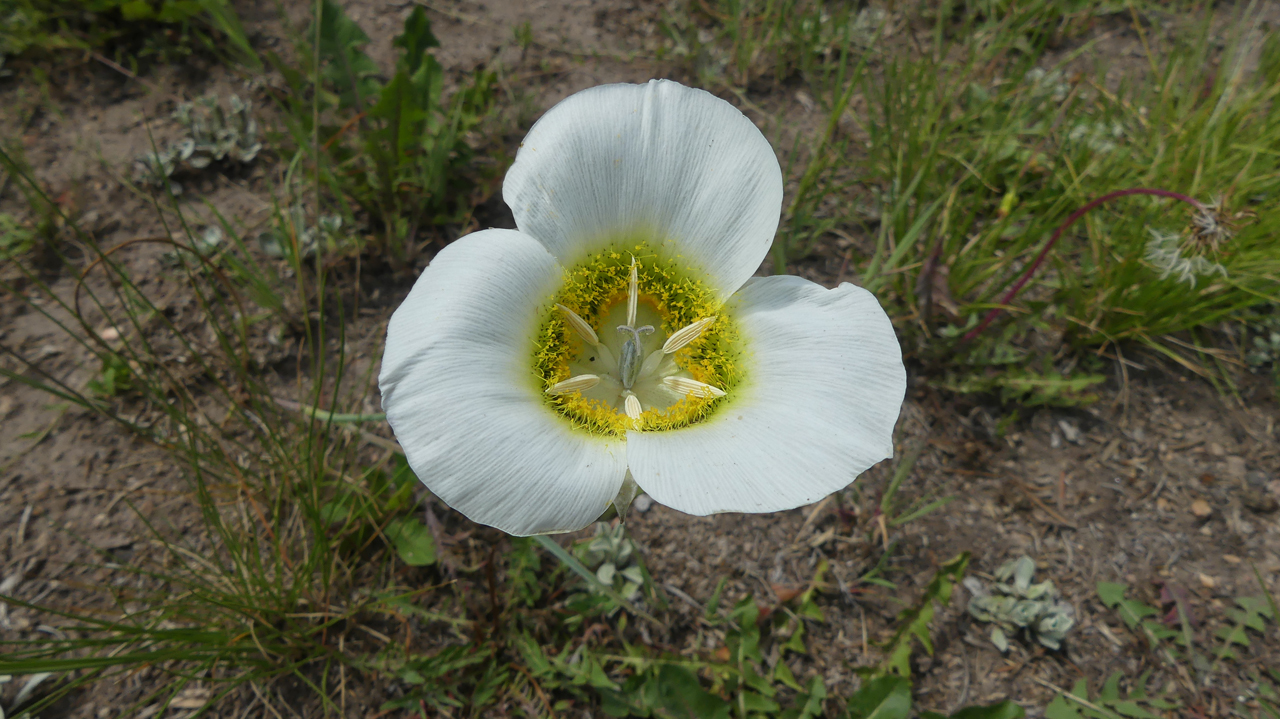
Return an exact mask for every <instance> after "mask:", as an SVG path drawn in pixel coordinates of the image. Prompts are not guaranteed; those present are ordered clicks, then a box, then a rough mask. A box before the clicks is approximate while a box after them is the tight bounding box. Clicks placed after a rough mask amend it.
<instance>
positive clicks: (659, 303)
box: [533, 242, 742, 437]
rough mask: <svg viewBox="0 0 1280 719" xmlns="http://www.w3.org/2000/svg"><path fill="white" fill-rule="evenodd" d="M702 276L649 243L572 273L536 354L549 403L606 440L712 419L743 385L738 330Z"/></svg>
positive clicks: (619, 246)
mask: <svg viewBox="0 0 1280 719" xmlns="http://www.w3.org/2000/svg"><path fill="white" fill-rule="evenodd" d="M698 274H699V273H698V272H697V271H696V270H695V269H693V268H691V267H688V266H685V265H684V263H682V262H680V261H679V259H678V258H677V259H676V260H670V259H666V258H664V257H662V256H661V255H659V254H658V253H657V252H655V250H654V248H653V247H652V246H651V245H650V244H648V243H647V242H618V243H615V244H614V245H612V246H611V247H609V248H608V249H606V250H604V251H602V252H599V253H597V254H594V255H591V256H589V257H587V258H586V259H585V260H584V261H583V262H581V263H579V264H578V265H576V266H575V267H573V268H571V269H568V270H566V272H565V278H564V284H563V286H562V287H561V289H560V291H559V292H558V293H557V294H556V296H555V299H554V301H553V303H552V304H551V306H549V307H548V308H547V310H546V313H545V315H544V317H543V320H542V323H541V325H540V327H539V331H538V335H537V341H536V348H535V350H534V355H533V365H534V374H535V376H536V378H537V381H538V383H539V390H540V391H541V392H542V393H543V396H544V397H545V398H546V402H547V405H548V407H550V408H551V409H552V410H553V411H555V412H556V413H558V414H560V415H561V416H562V417H564V418H565V419H566V420H568V421H569V422H571V423H572V424H573V425H574V426H575V427H578V428H580V429H583V430H586V431H588V432H591V433H592V434H597V435H601V436H615V437H619V436H623V435H625V434H626V432H627V430H629V429H633V430H640V431H662V430H669V429H678V428H680V427H686V426H688V425H691V424H694V423H696V422H699V421H701V420H703V419H706V418H707V417H709V416H710V415H711V414H712V413H714V412H715V411H716V410H717V409H718V408H720V407H721V406H723V405H724V404H725V402H726V401H727V399H728V395H730V394H731V393H732V391H733V390H734V388H736V387H737V386H739V384H740V383H741V381H742V377H741V372H740V369H739V363H738V361H737V359H738V356H739V350H738V333H737V329H736V327H735V326H734V323H733V320H732V319H731V318H729V317H726V316H724V314H723V313H722V312H721V310H722V308H721V306H720V303H719V302H718V301H717V299H716V297H715V293H714V292H713V291H712V289H711V288H710V287H707V286H706V285H704V284H703V282H702V281H701V280H700V279H696V278H697V276H698Z"/></svg>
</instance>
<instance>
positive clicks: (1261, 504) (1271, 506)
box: [1240, 487, 1280, 514]
mask: <svg viewBox="0 0 1280 719" xmlns="http://www.w3.org/2000/svg"><path fill="white" fill-rule="evenodd" d="M1240 503H1241V504H1243V505H1244V506H1245V507H1246V508H1247V509H1249V510H1251V511H1254V512H1257V513H1258V514H1270V513H1271V512H1274V511H1276V510H1277V509H1280V501H1278V500H1276V497H1275V495H1274V494H1268V493H1266V492H1263V491H1262V490H1260V489H1257V488H1255V487H1245V488H1244V489H1243V490H1242V491H1241V492H1240Z"/></svg>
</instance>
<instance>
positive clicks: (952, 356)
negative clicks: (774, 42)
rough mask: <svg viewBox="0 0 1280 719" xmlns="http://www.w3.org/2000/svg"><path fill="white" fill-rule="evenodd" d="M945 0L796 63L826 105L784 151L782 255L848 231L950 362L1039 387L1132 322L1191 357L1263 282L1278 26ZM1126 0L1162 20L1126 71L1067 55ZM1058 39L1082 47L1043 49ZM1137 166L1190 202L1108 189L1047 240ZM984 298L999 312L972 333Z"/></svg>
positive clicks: (925, 341) (861, 255)
mask: <svg viewBox="0 0 1280 719" xmlns="http://www.w3.org/2000/svg"><path fill="white" fill-rule="evenodd" d="M948 7H949V8H950V11H938V12H932V11H930V12H927V13H925V14H923V15H913V14H912V12H911V11H910V10H906V11H903V12H902V13H901V14H900V15H897V16H893V17H891V18H890V19H889V20H888V21H887V22H888V23H890V24H891V25H894V24H896V25H897V26H900V27H909V28H912V29H913V30H914V31H915V32H916V34H917V35H919V34H920V30H922V29H923V28H924V27H929V26H930V25H931V35H932V40H933V42H932V44H931V46H924V47H918V46H914V45H913V46H910V47H908V46H907V44H906V43H905V42H899V43H893V42H885V43H880V44H877V45H875V46H872V47H868V48H862V49H856V48H855V49H854V50H853V51H851V52H848V53H842V54H836V55H832V56H828V57H827V58H826V59H825V60H824V61H823V64H822V66H823V67H824V68H826V72H825V74H824V73H821V72H811V73H809V74H808V75H807V76H806V78H807V79H809V78H820V79H821V81H818V80H817V79H809V82H808V83H807V85H806V87H807V88H808V89H810V90H811V91H812V94H813V96H814V97H815V98H816V102H817V104H818V105H819V106H821V107H823V108H825V110H826V112H827V119H826V122H825V124H824V128H823V130H822V131H821V132H820V133H819V135H818V136H817V137H814V138H811V139H810V140H809V143H810V144H809V147H807V148H801V150H802V152H801V153H800V154H799V155H797V157H800V156H804V158H803V164H801V165H798V166H796V167H795V169H793V170H792V171H791V174H792V176H793V177H795V178H796V183H797V184H796V189H795V191H794V192H793V193H792V194H791V201H790V204H789V206H788V208H787V212H786V215H785V217H784V225H783V227H782V228H781V230H780V233H779V237H778V240H777V242H776V244H775V258H776V260H777V261H776V270H777V271H783V270H784V268H785V267H786V265H787V264H788V263H790V262H793V261H799V260H802V259H803V258H805V257H806V256H808V255H810V254H811V253H812V252H813V251H814V250H816V249H817V247H818V246H819V244H820V243H823V242H829V241H830V238H832V237H833V236H835V237H840V238H844V242H845V244H846V245H848V246H850V249H849V251H848V259H847V260H846V263H847V265H848V266H849V268H850V275H855V274H856V275H860V276H861V280H860V283H861V284H863V285H864V286H865V287H867V288H868V289H871V290H873V291H875V292H877V293H878V294H879V295H880V296H881V298H882V299H883V300H885V301H886V302H888V303H889V304H890V305H891V306H893V307H895V308H896V314H897V317H898V319H897V324H898V326H899V328H900V330H901V331H903V332H904V333H905V334H906V335H907V336H908V338H909V343H910V344H911V345H912V346H913V347H914V351H913V354H915V355H916V356H918V357H920V358H922V359H926V360H928V361H930V362H934V363H940V364H941V366H942V367H943V368H945V367H956V366H962V367H963V366H971V367H982V366H990V365H996V366H1001V367H1004V368H1005V369H1017V370H1018V371H1022V372H1023V373H1024V374H1025V375H1026V377H1025V379H1026V380H1027V381H1029V382H1031V383H1032V384H1031V385H1029V386H1034V388H1033V390H1031V391H1033V392H1035V393H1037V394H1036V396H1039V397H1041V401H1049V402H1055V401H1057V400H1056V397H1057V396H1058V395H1059V391H1060V393H1061V396H1062V398H1063V399H1064V401H1068V402H1075V401H1080V399H1081V398H1083V397H1085V396H1086V395H1083V394H1082V393H1081V391H1082V390H1083V389H1084V388H1085V387H1087V386H1088V384H1090V383H1086V384H1085V385H1081V386H1077V385H1078V384H1079V383H1078V382H1076V379H1077V377H1075V376H1074V375H1073V374H1072V373H1073V372H1074V370H1071V369H1070V368H1067V367H1066V365H1064V364H1063V362H1062V361H1063V357H1064V354H1063V353H1064V352H1066V351H1068V350H1080V349H1084V348H1091V349H1094V350H1107V349H1109V348H1112V347H1115V346H1116V345H1121V346H1124V347H1129V346H1131V345H1133V344H1138V345H1141V346H1144V347H1147V348H1149V349H1150V350H1152V351H1154V352H1156V353H1158V354H1160V355H1162V356H1164V357H1167V358H1169V359H1171V360H1173V361H1176V362H1178V363H1179V364H1182V365H1185V366H1188V367H1191V368H1193V369H1196V370H1197V371H1203V367H1202V365H1203V362H1202V361H1201V360H1203V359H1204V355H1199V356H1197V353H1198V352H1199V351H1200V350H1201V349H1202V348H1204V347H1206V346H1207V344H1206V343H1207V342H1208V340H1207V338H1206V337H1205V336H1204V334H1203V332H1204V330H1205V328H1207V327H1212V326H1214V325H1215V324H1216V323H1218V322H1220V321H1221V320H1224V319H1227V318H1231V317H1236V316H1239V315H1240V313H1241V312H1242V311H1243V310H1245V309H1246V308H1248V307H1250V306H1253V305H1256V304H1259V303H1262V302H1268V301H1274V296H1275V289H1274V287H1275V282H1274V278H1275V277H1276V276H1277V273H1278V272H1280V255H1277V254H1276V253H1275V252H1274V251H1273V248H1272V247H1271V242H1270V238H1271V237H1273V236H1274V235H1275V234H1276V232H1277V230H1278V229H1280V227H1277V223H1278V222H1280V216H1277V214H1276V213H1274V212H1271V211H1269V208H1270V207H1271V206H1273V205H1275V204H1276V202H1277V199H1278V198H1280V183H1278V182H1277V180H1276V177H1277V176H1280V175H1278V174H1277V170H1278V169H1280V167H1278V166H1277V162H1278V161H1280V160H1278V159H1277V158H1280V145H1278V144H1277V138H1280V125H1277V123H1278V122H1280V114H1278V112H1277V108H1280V104H1278V103H1277V102H1276V100H1277V94H1280V82H1278V80H1277V77H1278V75H1280V60H1277V59H1276V58H1280V50H1277V49H1276V48H1277V47H1280V42H1278V41H1277V40H1276V37H1275V34H1274V33H1271V34H1269V35H1263V34H1262V33H1261V32H1260V30H1259V27H1258V26H1257V25H1256V22H1255V21H1254V20H1252V19H1251V17H1250V16H1248V15H1247V14H1245V15H1242V16H1239V17H1237V18H1236V19H1235V21H1234V23H1233V24H1232V25H1231V26H1230V28H1229V29H1228V31H1227V35H1226V45H1225V47H1224V48H1221V49H1219V46H1218V45H1217V41H1216V38H1215V37H1214V36H1213V33H1212V31H1211V30H1210V19H1211V18H1210V17H1209V16H1207V15H1205V16H1202V17H1200V18H1199V19H1198V20H1196V19H1194V18H1193V19H1192V20H1191V21H1188V20H1186V19H1184V18H1182V17H1177V16H1174V15H1172V14H1171V13H1170V12H1169V11H1168V10H1165V9H1162V8H1160V7H1159V6H1135V8H1134V10H1133V14H1132V15H1130V13H1129V11H1127V10H1126V12H1125V15H1124V16H1116V17H1110V16H1111V13H1113V12H1114V11H1115V8H1112V7H1110V6H1108V5H1097V4H1091V3H1074V2H1065V1H1060V2H1050V1H1047V0H1046V1H1045V2H1037V3H984V2H972V3H959V4H955V5H950V6H948ZM1139 8H1141V9H1139ZM1139 13H1142V14H1146V15H1147V16H1148V17H1150V18H1151V19H1152V20H1153V21H1154V22H1155V23H1156V24H1157V25H1159V26H1167V27H1168V28H1169V29H1170V30H1169V33H1168V35H1169V37H1168V38H1167V39H1162V40H1161V42H1160V43H1156V38H1154V37H1148V33H1147V31H1146V30H1144V29H1143V27H1144V26H1145V22H1144V23H1143V25H1139V26H1138V27H1139V32H1140V34H1141V37H1142V40H1143V42H1144V43H1145V45H1146V46H1147V47H1149V48H1150V50H1149V53H1148V56H1147V63H1146V65H1145V66H1144V67H1142V68H1140V69H1139V70H1137V71H1135V72H1134V73H1131V74H1130V75H1129V76H1127V77H1126V78H1125V80H1123V81H1122V82H1121V83H1120V84H1119V85H1116V84H1115V83H1114V82H1110V81H1108V75H1107V72H1106V71H1107V69H1108V68H1107V67H1106V66H1105V65H1103V66H1099V67H1095V68H1094V69H1093V70H1092V71H1090V70H1086V71H1084V72H1078V71H1075V70H1072V71H1070V72H1068V70H1067V68H1068V67H1075V65H1073V63H1074V62H1076V60H1077V58H1079V57H1081V56H1084V55H1085V54H1086V53H1088V52H1090V50H1091V49H1092V48H1094V47H1095V46H1096V44H1097V43H1100V42H1103V41H1104V39H1105V37H1107V36H1103V38H1099V39H1094V40H1087V39H1084V36H1083V34H1082V33H1083V28H1086V27H1087V26H1088V25H1089V24H1090V23H1096V22H1098V21H1101V20H1103V19H1106V18H1108V17H1109V18H1110V20H1109V21H1110V22H1114V23H1123V22H1127V21H1129V19H1130V18H1131V17H1132V18H1139V17H1141V16H1140V15H1139ZM766 17H769V16H768V15H767V14H766V15H757V16H756V19H757V20H759V19H763V18H766ZM1135 22H1136V21H1135ZM749 24H750V23H749ZM1064 40H1069V41H1073V42H1075V43H1076V44H1077V45H1078V47H1075V48H1074V49H1072V50H1070V51H1069V52H1067V53H1065V56H1063V55H1061V54H1060V55H1059V56H1058V57H1060V58H1061V59H1059V60H1055V61H1054V63H1052V64H1050V63H1049V62H1048V61H1047V55H1046V53H1047V52H1048V50H1049V49H1050V47H1051V46H1052V47H1057V49H1059V50H1062V49H1064V47H1063V44H1062V43H1063V41H1064ZM766 46H767V43H764V41H763V40H761V39H759V38H757V40H756V44H755V45H754V47H756V48H764V47H766ZM1259 52H1260V54H1261V57H1262V58H1263V59H1262V61H1261V62H1260V63H1259V65H1258V67H1257V69H1256V70H1250V69H1248V62H1247V61H1246V58H1248V57H1251V56H1252V55H1254V54H1258V53H1259ZM1215 64H1216V65H1217V66H1219V67H1220V68H1221V69H1220V70H1219V71H1218V72H1216V73H1208V72H1207V71H1206V70H1204V69H1203V68H1207V67H1210V66H1212V65H1215ZM1090 73H1092V74H1090ZM855 108H856V109H855ZM862 108H865V109H862ZM1140 188H1154V190H1157V191H1164V192H1165V194H1176V195H1179V196H1182V197H1183V198H1184V199H1187V200H1190V201H1191V203H1192V204H1190V205H1187V204H1183V205H1179V204H1178V203H1177V202H1176V201H1174V200H1169V199H1162V198H1159V197H1123V198H1119V197H1117V198H1116V199H1111V200H1109V201H1108V202H1106V204H1105V205H1103V206H1101V207H1098V208H1097V209H1094V210H1092V211H1090V212H1088V213H1087V215H1085V216H1084V217H1083V218H1082V220H1081V222H1080V223H1077V224H1076V225H1075V226H1074V227H1071V228H1070V229H1069V230H1068V231H1067V232H1065V233H1064V234H1063V235H1062V237H1061V239H1060V241H1058V242H1056V243H1050V238H1051V236H1052V235H1053V232H1054V229H1055V228H1058V227H1059V226H1061V225H1062V224H1063V222H1064V220H1066V219H1067V218H1068V216H1069V215H1071V214H1072V212H1073V211H1075V210H1078V209H1080V208H1082V207H1085V206H1086V205H1088V203H1090V202H1091V201H1095V200H1099V198H1106V197H1109V193H1113V192H1116V191H1121V190H1123V191H1126V192H1123V193H1119V194H1132V192H1133V191H1137V192H1146V190H1144V189H1140ZM1154 194H1160V193H1159V192H1155V193H1154ZM1206 218H1208V219H1210V220H1212V221H1213V222H1214V223H1216V225H1215V227H1214V228H1211V231H1210V234H1212V233H1216V234H1215V237H1216V239H1215V240H1214V241H1212V242H1206V241H1205V237H1206V232H1205V227H1204V222H1205V221H1206ZM1050 244H1052V246H1051V247H1050V246H1049V245H1050ZM1042 252H1046V257H1045V259H1046V261H1045V263H1044V265H1043V267H1042V268H1040V270H1039V272H1038V273H1036V274H1034V275H1031V274H1028V272H1027V270H1028V268H1029V267H1030V266H1031V265H1032V263H1035V262H1037V256H1038V255H1040V254H1041V253H1042ZM1022 282H1027V284H1026V288H1025V290H1023V289H1022V288H1021V283H1022ZM1015 286H1017V287H1018V289H1019V290H1021V292H1020V293H1019V292H1012V293H1011V292H1010V290H1011V289H1013V288H1014V287H1015ZM993 309H1001V310H1004V316H1003V317H1002V318H1001V319H1000V320H998V321H997V322H996V323H995V324H994V325H992V326H991V327H989V328H986V329H984V331H983V332H982V333H981V334H977V335H976V336H974V333H972V332H971V331H972V330H973V329H974V328H975V327H976V326H977V325H978V323H979V321H980V320H981V318H982V317H983V316H984V315H986V314H988V313H989V312H990V311H991V310H993ZM1046 345H1048V346H1050V349H1049V352H1048V354H1045V352H1044V347H1045V346H1046ZM1037 346H1039V347H1040V349H1037ZM1112 351H1114V350H1112ZM1042 360H1043V362H1042ZM1046 363H1047V364H1046ZM1041 364H1046V366H1043V367H1042V366H1040V365H1041ZM1072 364H1073V365H1074V361H1072ZM967 371H968V370H966V372H967ZM1086 375H1087V373H1086ZM1073 383H1074V384H1073ZM952 384H953V385H954V386H968V385H970V384H972V383H971V382H969V381H968V380H967V379H963V378H961V377H957V378H956V379H954V380H953V381H952ZM979 384H982V385H983V387H987V385H989V384H990V383H989V382H987V383H985V384H984V383H982V382H979ZM988 389H990V388H989V387H988ZM1001 391H1006V392H1008V393H1010V397H1016V396H1022V395H1023V394H1025V392H1024V391H1023V390H1021V389H1017V388H1015V387H1013V386H1012V385H1011V386H1009V387H1008V388H1004V389H1002V390H1001Z"/></svg>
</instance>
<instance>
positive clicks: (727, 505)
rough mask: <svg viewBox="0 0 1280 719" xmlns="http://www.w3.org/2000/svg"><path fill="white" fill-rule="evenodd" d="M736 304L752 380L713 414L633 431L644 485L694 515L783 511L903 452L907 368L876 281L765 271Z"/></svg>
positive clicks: (630, 438)
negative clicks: (899, 434) (873, 289)
mask: <svg viewBox="0 0 1280 719" xmlns="http://www.w3.org/2000/svg"><path fill="white" fill-rule="evenodd" d="M731 305H736V310H735V311H734V315H733V316H734V318H735V319H736V320H737V322H738V326H739V328H740V330H741V333H742V338H743V347H744V350H745V356H744V359H743V365H744V372H745V373H746V380H745V382H744V383H743V385H742V386H739V387H737V388H735V389H734V390H733V391H732V392H730V394H729V397H728V398H727V399H726V401H727V403H728V404H726V406H724V407H722V408H720V410H719V411H717V412H716V413H715V414H714V415H713V416H712V417H711V418H709V419H708V420H707V421H705V422H702V423H700V424H696V425H693V426H691V427H687V428H685V429H680V430H673V431H669V432H628V433H627V462H628V464H629V465H630V467H631V472H632V475H633V476H634V477H635V480H636V483H637V484H639V485H640V487H641V489H643V490H644V491H645V492H647V493H648V494H649V495H650V496H651V497H653V498H654V499H655V500H657V501H658V502H661V503H662V504H665V505H667V506H669V507H672V508H674V509H678V510H680V511H682V512H687V513H689V514H696V515H707V514H713V513H716V512H773V511H778V510H783V509H791V508H793V507H798V506H801V505H804V504H809V503H811V502H814V501H817V500H818V499H820V498H822V497H824V496H826V495H828V494H830V493H831V492H834V491H836V490H838V489H840V488H842V487H844V486H845V485H847V484H849V483H850V482H851V481H853V479H854V478H855V477H856V476H857V475H858V474H860V473H861V472H863V471H864V470H866V469H867V468H868V467H870V466H871V465H873V464H875V463H877V462H879V461H880V460H882V459H886V458H888V457H892V456H893V427H894V424H895V422H896V421H897V418H898V411H899V409H900V408H901V405H902V398H903V395H904V394H905V392H906V371H905V369H904V368H903V365H902V352H901V349H900V348H899V346H898V340H897V337H896V336H895V335H894V332H893V325H892V324H891V323H890V322H889V318H888V317H887V316H886V315H885V313H884V310H882V309H881V308H880V305H879V303H878V302H876V299H875V297H874V296H873V295H872V294H871V293H870V292H867V291H866V290H863V289H861V288H859V287H854V286H853V285H849V284H843V285H840V287H838V288H836V289H834V290H828V289H826V288H824V287H821V286H820V285H816V284H814V283H812V282H809V281H808V280H804V279H801V278H799V277H790V276H781V277H766V278H758V279H753V280H751V281H750V282H748V283H747V284H746V285H745V286H744V287H743V288H742V289H741V290H740V291H739V292H738V294H737V295H735V296H734V299H733V301H732V302H731Z"/></svg>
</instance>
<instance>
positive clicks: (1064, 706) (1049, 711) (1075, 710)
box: [1044, 694, 1084, 719]
mask: <svg viewBox="0 0 1280 719" xmlns="http://www.w3.org/2000/svg"><path fill="white" fill-rule="evenodd" d="M1044 716H1045V719H1083V718H1084V715H1083V714H1081V713H1080V705H1079V704H1077V703H1076V702H1073V701H1071V700H1070V699H1067V698H1066V697H1064V696H1062V695H1061V694H1059V695H1058V696H1056V697H1054V698H1053V701H1051V702H1049V706H1047V707H1045V708H1044Z"/></svg>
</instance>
